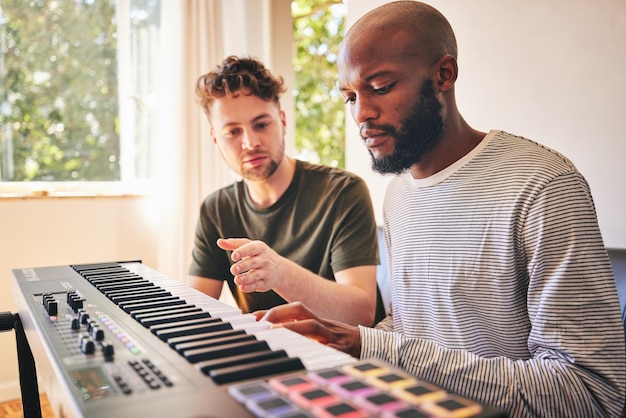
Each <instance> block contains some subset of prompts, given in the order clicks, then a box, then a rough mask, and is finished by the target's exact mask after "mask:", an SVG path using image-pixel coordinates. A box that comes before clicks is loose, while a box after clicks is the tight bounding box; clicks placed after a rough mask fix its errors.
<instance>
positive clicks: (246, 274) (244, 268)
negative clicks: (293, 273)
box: [217, 238, 289, 293]
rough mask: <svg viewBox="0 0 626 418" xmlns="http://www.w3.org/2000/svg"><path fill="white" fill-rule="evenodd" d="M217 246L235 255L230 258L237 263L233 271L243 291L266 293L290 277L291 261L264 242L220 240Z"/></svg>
mask: <svg viewBox="0 0 626 418" xmlns="http://www.w3.org/2000/svg"><path fill="white" fill-rule="evenodd" d="M217 245H218V247H220V248H221V249H223V250H227V251H232V252H233V253H232V255H231V259H232V260H233V261H234V262H235V264H233V266H232V267H231V268H230V272H231V273H232V275H233V276H235V284H237V286H239V288H240V289H241V290H242V291H243V292H246V293H250V292H267V291H269V290H271V289H273V288H276V287H279V281H280V280H281V279H282V278H283V277H286V276H287V274H286V270H287V265H288V264H289V263H288V260H286V259H285V258H284V257H281V256H280V255H278V254H277V253H276V252H275V251H274V250H272V249H271V248H270V247H268V245H267V244H266V243H264V242H263V241H252V240H249V239H247V238H229V239H223V238H220V239H218V240H217Z"/></svg>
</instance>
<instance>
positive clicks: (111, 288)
mask: <svg viewBox="0 0 626 418" xmlns="http://www.w3.org/2000/svg"><path fill="white" fill-rule="evenodd" d="M94 286H95V287H96V289H98V290H99V291H101V292H102V293H105V294H106V293H107V292H115V291H118V290H125V289H130V290H135V289H140V288H146V287H150V288H153V287H156V286H154V284H153V283H152V282H150V281H148V280H145V279H139V280H122V281H120V282H117V283H111V284H103V285H99V284H95V285H94Z"/></svg>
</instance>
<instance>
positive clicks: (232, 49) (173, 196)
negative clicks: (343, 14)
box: [154, 0, 295, 282]
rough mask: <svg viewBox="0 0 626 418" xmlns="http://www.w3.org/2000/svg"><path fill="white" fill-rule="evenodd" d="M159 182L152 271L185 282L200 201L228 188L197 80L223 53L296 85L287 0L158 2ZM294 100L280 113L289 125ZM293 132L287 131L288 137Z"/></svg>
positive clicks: (286, 98)
mask: <svg viewBox="0 0 626 418" xmlns="http://www.w3.org/2000/svg"><path fill="white" fill-rule="evenodd" d="M162 3H163V6H162V14H161V16H162V32H161V33H162V35H163V36H161V40H160V42H161V48H162V49H161V56H162V62H161V68H160V69H161V74H162V77H163V80H162V84H161V86H160V93H159V94H160V97H159V112H160V113H159V118H158V121H159V122H158V123H159V134H160V139H159V144H160V152H159V155H160V158H159V173H160V174H159V180H158V182H157V193H156V195H155V200H154V204H155V205H157V206H156V209H158V212H159V215H158V219H159V225H160V231H159V233H158V238H157V239H158V241H159V242H158V261H157V265H156V266H155V269H156V270H158V271H160V272H162V273H164V274H166V275H168V276H169V277H172V278H176V279H178V280H180V281H181V282H184V281H185V278H186V276H187V269H188V267H189V263H190V261H191V248H192V246H193V234H194V229H195V224H196V220H197V218H198V213H199V208H200V204H201V202H202V200H203V199H204V197H205V196H206V195H208V194H209V193H211V192H213V191H215V190H217V189H218V188H220V187H223V186H225V185H227V184H230V183H232V182H233V181H234V180H236V179H237V177H236V175H235V174H234V173H233V172H232V171H231V170H230V169H229V168H228V167H227V165H226V164H225V163H224V161H223V160H222V157H221V155H220V154H219V152H218V150H217V149H216V148H215V146H214V144H213V142H212V140H211V138H210V137H209V124H208V121H207V120H206V116H205V115H204V113H203V112H202V109H201V108H200V106H199V105H198V103H197V100H196V95H195V91H194V88H195V84H196V81H197V79H198V77H199V76H200V75H202V74H204V73H206V72H208V71H210V70H213V69H215V68H216V66H217V65H218V64H219V63H220V62H221V61H222V60H223V59H224V58H225V56H226V55H230V54H236V55H252V56H256V57H259V58H261V59H262V60H264V61H265V63H266V65H270V68H271V69H272V70H273V71H275V72H276V73H279V74H281V75H283V77H284V78H285V80H286V82H287V84H288V85H291V86H293V85H295V81H294V79H295V77H294V75H293V66H292V64H291V62H292V45H293V44H292V33H293V23H292V20H291V0H184V1H174V0H162ZM293 107H294V105H293V97H292V96H291V95H285V96H284V97H283V108H284V109H285V111H286V113H287V119H288V125H293V124H290V123H289V121H290V120H291V121H293V113H294V112H293ZM290 130H291V132H293V126H288V138H291V137H292V135H290V134H289V132H290Z"/></svg>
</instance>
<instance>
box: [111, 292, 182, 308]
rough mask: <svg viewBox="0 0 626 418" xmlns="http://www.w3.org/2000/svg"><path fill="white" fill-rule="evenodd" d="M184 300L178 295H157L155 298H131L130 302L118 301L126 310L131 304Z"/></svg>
mask: <svg viewBox="0 0 626 418" xmlns="http://www.w3.org/2000/svg"><path fill="white" fill-rule="evenodd" d="M179 300H182V299H181V298H179V297H178V296H172V295H169V296H155V297H153V298H149V299H140V300H131V301H128V302H124V303H118V306H119V307H120V308H122V309H124V310H126V309H127V308H128V307H130V306H136V305H142V304H149V305H151V304H153V303H160V302H167V301H179Z"/></svg>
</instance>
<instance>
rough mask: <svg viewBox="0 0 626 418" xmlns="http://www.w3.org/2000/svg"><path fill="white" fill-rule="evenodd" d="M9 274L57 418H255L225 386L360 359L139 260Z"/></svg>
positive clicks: (15, 271) (58, 267)
mask: <svg viewBox="0 0 626 418" xmlns="http://www.w3.org/2000/svg"><path fill="white" fill-rule="evenodd" d="M12 273H13V280H12V290H13V295H14V299H15V301H16V305H17V306H18V313H19V315H20V319H21V321H22V323H23V324H24V328H25V331H26V335H27V338H28V341H29V343H30V345H31V347H32V350H33V354H34V356H35V360H36V363H37V371H38V375H39V377H40V379H39V380H41V381H42V382H43V383H44V385H43V388H44V390H45V392H46V393H47V395H48V397H49V398H50V401H51V404H52V406H53V409H54V408H56V410H57V411H56V415H57V416H63V417H72V416H75V417H82V416H89V417H100V416H102V417H110V416H132V415H133V414H135V413H136V414H144V415H145V414H147V415H149V416H155V417H160V416H177V417H185V416H189V417H203V416H207V417H208V416H210V417H247V416H251V414H250V413H249V412H248V411H247V410H246V409H245V408H244V407H242V406H241V405H239V403H237V402H236V401H234V400H232V399H231V397H230V396H229V395H228V394H227V393H226V391H225V387H226V386H227V385H228V384H234V383H237V382H244V381H249V380H254V379H264V378H267V377H269V376H273V375H280V374H284V373H290V372H297V371H305V370H319V369H321V368H325V367H333V366H339V365H342V364H349V363H352V362H354V361H355V359H354V358H352V357H351V356H349V355H347V354H345V353H342V352H339V351H337V350H334V349H332V348H330V347H327V346H325V345H323V344H319V343H317V342H315V341H313V340H310V339H308V338H306V337H303V336H301V335H299V334H297V333H294V332H292V331H289V330H287V329H284V328H270V324H269V323H267V322H263V321H256V318H255V317H254V316H253V315H251V314H242V313H241V311H240V310H239V309H237V308H235V307H233V306H230V305H227V304H225V303H222V302H220V301H219V300H216V299H213V298H211V297H209V296H207V295H205V294H203V293H201V292H199V291H197V290H195V289H192V288H189V287H188V286H185V285H184V284H182V283H180V282H178V281H176V280H173V279H171V278H169V277H167V276H165V275H163V274H161V273H159V272H157V271H155V270H152V269H150V268H148V267H147V266H145V265H143V264H142V263H141V262H121V263H97V264H82V265H71V266H52V267H40V268H27V269H15V270H13V271H12ZM42 375H44V377H43V378H42ZM46 383H47V384H46ZM150 410H152V411H153V412H154V413H148V412H147V411H150ZM114 411H117V412H119V413H116V412H114ZM181 411H182V412H181ZM187 414H188V415H187Z"/></svg>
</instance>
